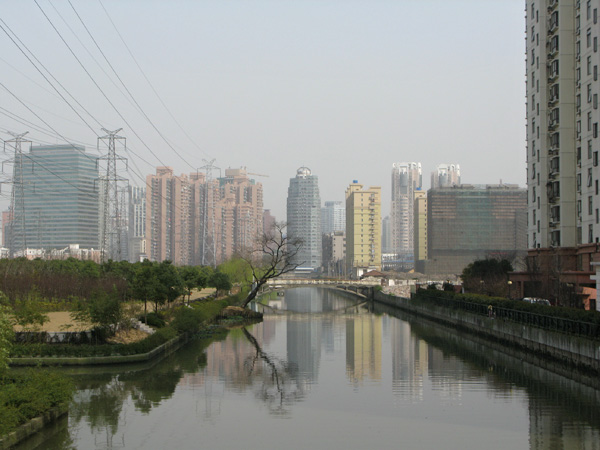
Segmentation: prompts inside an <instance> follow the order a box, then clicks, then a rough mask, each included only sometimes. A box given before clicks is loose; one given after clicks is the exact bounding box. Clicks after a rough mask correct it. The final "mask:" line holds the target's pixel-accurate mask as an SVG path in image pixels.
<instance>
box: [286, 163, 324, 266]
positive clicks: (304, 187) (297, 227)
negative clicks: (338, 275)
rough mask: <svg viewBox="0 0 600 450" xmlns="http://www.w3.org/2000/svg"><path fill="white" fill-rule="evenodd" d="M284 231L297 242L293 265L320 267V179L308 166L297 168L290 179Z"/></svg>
mask: <svg viewBox="0 0 600 450" xmlns="http://www.w3.org/2000/svg"><path fill="white" fill-rule="evenodd" d="M287 232H288V235H289V236H290V237H291V238H292V239H300V240H301V241H302V247H301V248H300V251H299V252H298V254H297V255H296V258H295V261H294V262H295V263H297V264H300V266H301V267H306V268H312V269H314V270H318V269H320V268H321V264H322V240H321V197H320V195H319V179H318V177H317V176H316V175H313V174H312V172H311V171H310V169H309V168H308V167H300V168H299V169H298V171H297V172H296V176H295V177H294V178H291V179H290V186H289V188H288V197H287Z"/></svg>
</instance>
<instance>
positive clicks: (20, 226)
mask: <svg viewBox="0 0 600 450" xmlns="http://www.w3.org/2000/svg"><path fill="white" fill-rule="evenodd" d="M8 133H9V134H10V135H11V136H13V139H9V140H8V141H4V152H6V144H11V143H12V144H14V148H15V153H14V157H13V159H12V160H8V161H5V162H7V163H12V164H13V175H12V180H11V182H10V183H11V184H12V185H13V188H12V193H11V197H10V213H9V216H10V226H9V233H10V239H9V252H10V253H9V257H11V258H14V255H15V253H16V252H17V251H18V250H21V251H22V253H23V254H22V256H26V255H25V252H26V250H27V236H26V230H25V215H26V214H25V213H26V211H25V192H24V188H23V186H24V185H23V153H22V151H21V144H22V143H23V142H29V143H31V141H28V140H25V139H23V137H24V136H25V135H26V134H27V133H29V131H26V132H25V133H21V134H17V133H13V132H11V131H9V132H8Z"/></svg>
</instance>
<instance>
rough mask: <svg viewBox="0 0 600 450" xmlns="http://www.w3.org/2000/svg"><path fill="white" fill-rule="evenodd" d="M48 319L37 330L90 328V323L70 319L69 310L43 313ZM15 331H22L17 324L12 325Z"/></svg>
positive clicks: (55, 330)
mask: <svg viewBox="0 0 600 450" xmlns="http://www.w3.org/2000/svg"><path fill="white" fill-rule="evenodd" d="M45 314H46V315H47V316H48V319H50V320H49V321H48V322H46V323H45V324H44V325H43V326H42V327H40V328H39V329H38V330H37V331H54V332H58V331H86V330H89V329H91V328H92V325H91V324H90V323H81V322H75V321H74V320H73V319H71V314H70V313H69V311H58V312H49V313H45ZM13 329H14V330H15V331H22V330H23V328H22V327H20V326H19V325H15V326H14V327H13Z"/></svg>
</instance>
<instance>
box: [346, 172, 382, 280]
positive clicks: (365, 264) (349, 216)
mask: <svg viewBox="0 0 600 450" xmlns="http://www.w3.org/2000/svg"><path fill="white" fill-rule="evenodd" d="M346 268H347V273H348V274H349V275H351V276H352V277H356V278H358V277H360V276H361V275H362V274H363V273H365V272H368V271H370V270H381V187H379V186H370V187H369V189H363V185H362V184H358V183H357V182H354V183H352V184H351V185H350V186H348V189H346Z"/></svg>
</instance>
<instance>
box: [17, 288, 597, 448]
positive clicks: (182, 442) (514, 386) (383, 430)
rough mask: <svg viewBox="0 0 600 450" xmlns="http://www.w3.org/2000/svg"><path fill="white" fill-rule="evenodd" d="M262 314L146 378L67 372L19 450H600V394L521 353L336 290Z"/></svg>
mask: <svg viewBox="0 0 600 450" xmlns="http://www.w3.org/2000/svg"><path fill="white" fill-rule="evenodd" d="M257 308H262V307H259V306H257ZM264 312H265V316H264V321H263V322H262V323H258V324H254V325H249V326H246V327H239V328H235V329H232V330H231V331H229V333H227V334H226V335H223V336H221V337H218V338H213V339H212V340H193V341H192V342H190V343H189V344H187V345H186V346H184V347H183V348H181V349H180V350H178V351H177V352H176V353H174V354H172V355H170V356H169V357H167V358H165V359H163V360H162V361H160V362H158V363H156V364H154V365H153V366H150V367H140V366H130V367H106V368H95V369H76V370H72V371H70V372H68V373H71V374H72V376H73V378H74V379H75V382H76V384H77V388H78V390H77V393H76V394H75V397H74V399H73V402H72V404H71V407H70V412H69V416H68V418H65V419H64V420H61V421H59V422H57V423H56V424H54V425H53V426H52V427H50V428H49V429H48V430H46V431H45V432H43V433H39V434H38V435H36V436H35V437H34V438H33V439H31V440H29V441H28V442H26V443H24V444H23V445H22V446H21V447H20V448H23V449H33V448H40V449H71V448H76V449H107V448H125V449H197V448H205V449H242V448H244V449H265V450H267V449H308V448H311V449H327V450H335V449H343V450H348V449H398V448H401V449H461V450H463V449H483V448H485V449H562V448H565V449H600V391H599V390H598V389H595V388H594V387H591V386H589V385H585V384H579V383H576V382H575V381H572V380H570V379H568V378H564V377H561V376H558V375H555V374H553V373H551V372H548V371H545V370H542V369H540V368H539V367H536V366H533V365H530V364H527V363H526V362H524V361H522V360H521V359H520V358H519V357H518V355H510V354H507V353H504V352H500V351H497V350H494V349H492V348H489V347H486V346H485V345H483V344H481V343H476V342H474V341H472V340H470V339H469V337H468V336H461V335H459V333H457V332H456V331H454V330H451V329H446V328H442V327H441V326H439V325H432V324H431V323H428V322H427V323H426V322H424V321H423V320H422V319H418V318H414V317H412V316H408V315H403V313H400V312H397V311H394V310H390V309H383V308H379V307H377V306H374V305H373V304H365V303H361V301H360V300H359V299H358V298H356V297H352V296H349V295H345V294H344V293H338V292H336V291H333V290H325V289H316V288H298V289H291V290H287V291H286V292H285V296H278V297H274V298H272V299H271V300H269V301H268V306H265V307H264Z"/></svg>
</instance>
